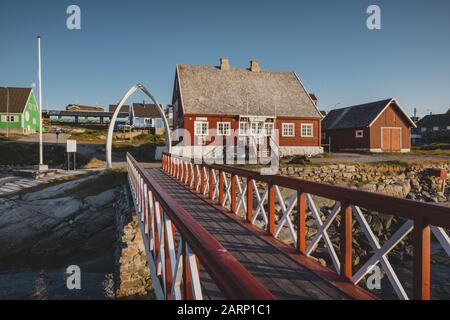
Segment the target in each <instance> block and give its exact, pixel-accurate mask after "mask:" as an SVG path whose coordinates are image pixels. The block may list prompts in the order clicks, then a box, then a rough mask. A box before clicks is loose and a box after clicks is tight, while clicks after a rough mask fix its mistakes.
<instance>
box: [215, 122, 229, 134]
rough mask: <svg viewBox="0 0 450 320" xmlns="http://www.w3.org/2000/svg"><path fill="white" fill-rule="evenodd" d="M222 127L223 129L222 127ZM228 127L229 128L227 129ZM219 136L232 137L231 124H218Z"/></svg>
mask: <svg viewBox="0 0 450 320" xmlns="http://www.w3.org/2000/svg"><path fill="white" fill-rule="evenodd" d="M221 126H222V129H220V127H221ZM226 127H228V128H226ZM217 135H218V136H229V135H231V122H217Z"/></svg>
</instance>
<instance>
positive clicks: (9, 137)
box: [0, 133, 23, 141]
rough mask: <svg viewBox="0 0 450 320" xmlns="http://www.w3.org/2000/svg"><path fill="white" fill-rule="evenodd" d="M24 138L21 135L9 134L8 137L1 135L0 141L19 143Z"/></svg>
mask: <svg viewBox="0 0 450 320" xmlns="http://www.w3.org/2000/svg"><path fill="white" fill-rule="evenodd" d="M22 137H23V136H22V135H19V134H9V135H8V136H6V134H3V133H0V141H17V140H19V139H20V138H22Z"/></svg>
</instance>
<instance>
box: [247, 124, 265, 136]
mask: <svg viewBox="0 0 450 320" xmlns="http://www.w3.org/2000/svg"><path fill="white" fill-rule="evenodd" d="M262 133H263V123H262V122H252V123H251V125H250V134H251V135H260V134H262Z"/></svg>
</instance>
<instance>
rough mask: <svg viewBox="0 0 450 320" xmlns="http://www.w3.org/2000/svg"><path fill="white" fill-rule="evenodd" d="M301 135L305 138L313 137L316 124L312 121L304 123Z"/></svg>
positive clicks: (301, 126) (301, 127)
mask: <svg viewBox="0 0 450 320" xmlns="http://www.w3.org/2000/svg"><path fill="white" fill-rule="evenodd" d="M308 131H309V132H308ZM300 135H301V137H303V138H313V137H314V125H313V124H312V123H302V124H301V125H300Z"/></svg>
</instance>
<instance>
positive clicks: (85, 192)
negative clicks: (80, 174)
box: [70, 169, 127, 198]
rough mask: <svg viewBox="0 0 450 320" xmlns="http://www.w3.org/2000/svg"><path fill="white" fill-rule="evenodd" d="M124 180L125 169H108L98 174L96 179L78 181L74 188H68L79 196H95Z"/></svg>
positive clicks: (125, 180)
mask: <svg viewBox="0 0 450 320" xmlns="http://www.w3.org/2000/svg"><path fill="white" fill-rule="evenodd" d="M126 182H127V171H126V170H125V169H108V170H105V171H104V172H103V173H101V174H100V175H98V177H97V178H96V179H94V180H89V181H84V182H82V183H80V184H79V185H78V186H77V187H76V188H75V189H72V190H70V193H71V194H76V195H77V196H79V197H81V198H85V197H88V196H96V195H98V194H100V193H102V192H104V191H106V190H109V189H113V188H115V187H117V186H120V185H123V184H125V183H126Z"/></svg>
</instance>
